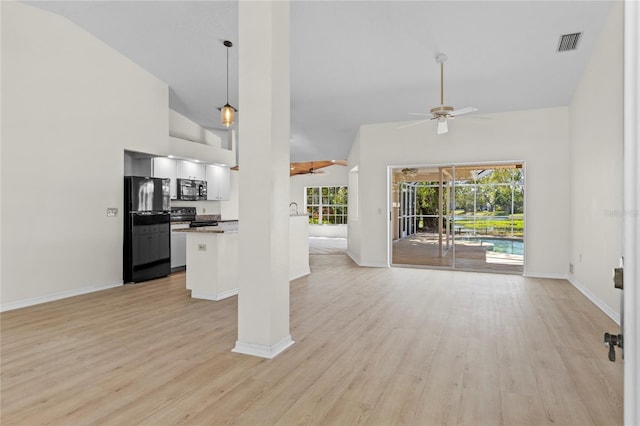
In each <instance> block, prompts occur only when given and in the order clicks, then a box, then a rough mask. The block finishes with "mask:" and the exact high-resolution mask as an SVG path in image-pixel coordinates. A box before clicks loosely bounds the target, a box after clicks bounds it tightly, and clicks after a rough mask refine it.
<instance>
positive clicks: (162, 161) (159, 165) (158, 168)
mask: <svg viewBox="0 0 640 426" xmlns="http://www.w3.org/2000/svg"><path fill="white" fill-rule="evenodd" d="M153 177H158V178H166V179H171V199H172V200H175V199H176V198H178V188H177V186H176V178H177V177H178V175H177V167H176V160H172V159H171V158H164V157H156V158H154V159H153Z"/></svg>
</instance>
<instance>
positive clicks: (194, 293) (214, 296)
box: [191, 288, 238, 302]
mask: <svg viewBox="0 0 640 426" xmlns="http://www.w3.org/2000/svg"><path fill="white" fill-rule="evenodd" d="M237 294H238V289H237V288H234V289H231V290H227V291H222V292H220V293H207V292H206V291H199V290H191V298H192V299H204V300H213V301H215V302H217V301H218V300H222V299H226V298H227V297H231V296H235V295H237Z"/></svg>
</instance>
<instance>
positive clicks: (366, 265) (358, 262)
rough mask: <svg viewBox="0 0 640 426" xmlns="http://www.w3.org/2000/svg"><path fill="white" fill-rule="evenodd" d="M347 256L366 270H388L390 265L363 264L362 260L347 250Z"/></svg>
mask: <svg viewBox="0 0 640 426" xmlns="http://www.w3.org/2000/svg"><path fill="white" fill-rule="evenodd" d="M347 256H349V258H350V259H351V260H353V261H354V262H355V263H356V265H358V266H362V267H365V268H388V267H389V265H387V264H384V263H367V262H362V261H361V260H360V259H358V258H356V257H355V256H354V255H353V253H351V252H350V251H349V250H347Z"/></svg>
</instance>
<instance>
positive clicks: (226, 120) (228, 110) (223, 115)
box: [218, 40, 238, 127]
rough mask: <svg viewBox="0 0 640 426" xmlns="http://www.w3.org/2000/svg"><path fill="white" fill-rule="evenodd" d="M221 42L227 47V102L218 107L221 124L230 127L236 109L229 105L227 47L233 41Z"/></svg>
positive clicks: (231, 44) (233, 120)
mask: <svg viewBox="0 0 640 426" xmlns="http://www.w3.org/2000/svg"><path fill="white" fill-rule="evenodd" d="M223 44H224V45H225V47H226V48H227V103H226V104H225V105H224V106H223V107H222V108H218V109H219V110H220V119H221V121H222V125H223V126H225V127H231V126H233V123H235V118H236V111H238V110H237V109H235V108H234V107H232V106H231V105H229V48H230V47H231V46H233V43H231V42H230V41H229V40H225V41H224V42H223Z"/></svg>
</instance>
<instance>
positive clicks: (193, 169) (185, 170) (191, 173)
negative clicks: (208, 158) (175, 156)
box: [176, 160, 207, 180]
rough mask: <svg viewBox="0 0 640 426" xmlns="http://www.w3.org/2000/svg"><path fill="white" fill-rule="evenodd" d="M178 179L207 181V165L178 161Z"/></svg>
mask: <svg viewBox="0 0 640 426" xmlns="http://www.w3.org/2000/svg"><path fill="white" fill-rule="evenodd" d="M176 163H177V165H178V167H177V169H178V176H177V177H178V179H193V180H207V177H206V172H205V165H204V164H202V163H194V162H191V161H184V160H177V161H176Z"/></svg>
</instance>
